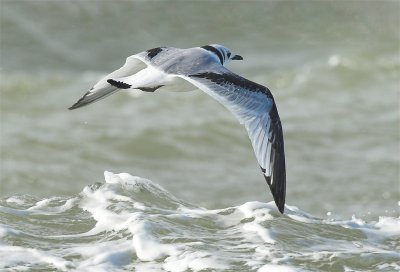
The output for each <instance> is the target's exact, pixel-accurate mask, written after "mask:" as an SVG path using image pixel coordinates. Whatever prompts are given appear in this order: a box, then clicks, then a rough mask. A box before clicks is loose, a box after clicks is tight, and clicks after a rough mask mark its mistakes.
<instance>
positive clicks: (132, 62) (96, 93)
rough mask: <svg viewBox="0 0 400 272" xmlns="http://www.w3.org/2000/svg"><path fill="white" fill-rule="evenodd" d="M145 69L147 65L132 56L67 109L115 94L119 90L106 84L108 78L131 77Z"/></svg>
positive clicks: (140, 59)
mask: <svg viewBox="0 0 400 272" xmlns="http://www.w3.org/2000/svg"><path fill="white" fill-rule="evenodd" d="M146 67H147V64H146V63H145V62H144V60H143V59H142V58H140V57H139V56H137V55H132V56H130V57H128V58H127V59H126V62H125V64H124V65H123V66H122V67H121V68H119V69H117V70H115V71H114V72H112V73H110V74H108V75H107V76H105V77H103V78H102V79H101V80H100V81H99V82H97V83H96V84H95V85H94V86H93V88H91V89H90V90H89V91H88V92H86V93H85V94H84V95H83V96H82V97H81V98H80V99H79V100H78V101H77V102H76V103H75V104H74V105H72V106H71V107H70V108H69V109H70V110H73V109H77V108H80V107H83V106H85V105H88V104H90V103H93V102H95V101H98V100H100V99H103V98H105V97H107V96H109V95H111V94H113V93H115V92H116V91H118V90H119V88H118V87H116V86H114V85H111V84H110V83H109V82H107V81H108V80H109V79H110V78H120V77H126V76H129V75H133V74H135V73H137V72H138V71H140V70H142V69H144V68H146Z"/></svg>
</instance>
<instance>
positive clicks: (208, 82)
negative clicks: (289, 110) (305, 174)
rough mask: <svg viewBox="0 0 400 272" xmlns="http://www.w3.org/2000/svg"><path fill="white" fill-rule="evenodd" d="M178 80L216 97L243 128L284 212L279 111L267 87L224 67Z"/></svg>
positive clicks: (282, 147) (284, 176)
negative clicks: (182, 80)
mask: <svg viewBox="0 0 400 272" xmlns="http://www.w3.org/2000/svg"><path fill="white" fill-rule="evenodd" d="M180 77H182V78H184V79H186V80H187V81H189V82H190V83H192V84H193V85H195V86H196V87H198V88H199V89H201V90H203V91H204V92H205V93H207V94H209V95H210V96H212V97H213V98H215V99H216V100H217V101H219V102H220V103H221V104H223V105H224V106H225V107H226V108H227V109H228V110H230V111H231V112H232V113H233V114H234V115H235V116H236V118H237V119H238V120H239V122H240V123H241V124H244V125H245V127H246V130H247V132H248V135H249V138H250V140H251V143H252V146H253V149H254V153H255V155H256V158H257V161H258V163H259V165H260V167H261V170H262V172H263V174H264V177H265V179H266V181H267V183H268V185H269V187H270V189H271V192H272V195H273V197H274V200H275V203H276V205H277V206H278V209H279V211H280V212H281V213H283V211H284V206H285V194H286V170H285V152H284V143H283V133H282V125H281V121H280V118H279V115H278V110H277V108H276V105H275V101H274V98H273V97H272V94H271V92H270V91H269V90H268V88H266V87H264V86H262V85H259V84H257V83H255V82H252V81H250V80H247V79H245V78H243V77H241V76H239V75H236V74H234V73H232V72H231V71H229V70H228V69H226V68H224V67H219V68H218V69H214V71H211V72H202V73H198V74H193V75H188V76H180Z"/></svg>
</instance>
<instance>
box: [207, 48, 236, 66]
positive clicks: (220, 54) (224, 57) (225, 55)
mask: <svg viewBox="0 0 400 272" xmlns="http://www.w3.org/2000/svg"><path fill="white" fill-rule="evenodd" d="M201 48H203V49H205V50H207V51H210V52H211V53H213V54H214V55H215V56H216V57H217V58H218V60H219V61H220V62H221V64H222V65H225V64H227V63H229V62H230V61H231V60H242V59H243V58H242V56H240V55H235V54H232V52H231V50H229V48H227V47H225V46H223V45H220V44H210V45H205V46H202V47H201Z"/></svg>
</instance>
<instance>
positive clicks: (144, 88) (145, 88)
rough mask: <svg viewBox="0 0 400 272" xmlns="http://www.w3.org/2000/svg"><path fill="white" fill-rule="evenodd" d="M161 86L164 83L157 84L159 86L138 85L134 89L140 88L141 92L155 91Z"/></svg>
mask: <svg viewBox="0 0 400 272" xmlns="http://www.w3.org/2000/svg"><path fill="white" fill-rule="evenodd" d="M162 86H164V85H159V86H155V87H138V88H136V89H139V90H141V91H143V92H150V93H152V92H155V91H156V90H157V89H158V88H161V87H162Z"/></svg>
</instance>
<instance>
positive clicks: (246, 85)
mask: <svg viewBox="0 0 400 272" xmlns="http://www.w3.org/2000/svg"><path fill="white" fill-rule="evenodd" d="M190 77H198V78H205V79H208V80H210V81H212V82H214V83H215V84H218V85H232V84H234V85H236V86H237V87H238V88H243V89H246V90H248V91H250V92H257V93H264V94H265V95H266V96H267V97H269V98H272V95H271V92H270V91H269V89H268V88H267V87H265V86H263V85H260V84H257V83H255V82H253V81H250V80H248V79H245V78H244V77H241V76H238V75H236V74H233V73H224V74H217V73H213V72H204V73H199V74H194V75H190Z"/></svg>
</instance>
